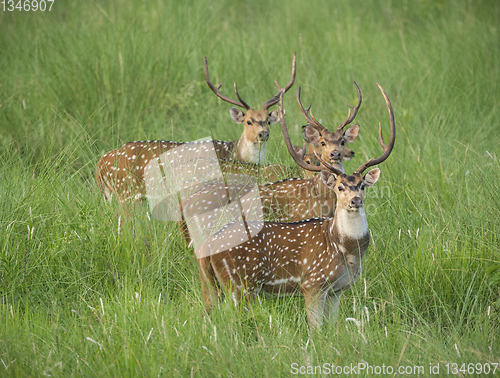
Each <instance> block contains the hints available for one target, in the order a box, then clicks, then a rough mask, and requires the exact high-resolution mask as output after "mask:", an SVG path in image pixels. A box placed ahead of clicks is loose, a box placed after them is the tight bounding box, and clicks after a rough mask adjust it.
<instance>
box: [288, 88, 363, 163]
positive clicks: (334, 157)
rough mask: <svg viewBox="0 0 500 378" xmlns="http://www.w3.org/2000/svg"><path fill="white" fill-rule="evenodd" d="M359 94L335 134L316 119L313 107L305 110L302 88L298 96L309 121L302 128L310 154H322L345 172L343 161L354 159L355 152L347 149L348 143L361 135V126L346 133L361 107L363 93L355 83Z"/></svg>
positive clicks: (353, 127)
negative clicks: (345, 128) (301, 97)
mask: <svg viewBox="0 0 500 378" xmlns="http://www.w3.org/2000/svg"><path fill="white" fill-rule="evenodd" d="M354 85H355V86H356V90H357V92H358V104H357V105H356V107H352V106H351V105H349V107H350V108H351V109H353V113H352V115H351V110H350V109H349V114H348V115H347V118H346V120H345V121H344V122H343V123H342V124H341V125H340V126H339V127H338V128H337V130H335V131H334V132H331V131H328V129H326V128H325V127H324V126H323V125H321V123H319V122H318V121H317V120H316V118H314V116H313V114H312V110H311V105H312V104H311V105H309V107H308V108H307V109H304V107H303V106H302V102H301V101H300V90H301V89H300V88H299V92H298V94H297V101H298V103H299V106H300V109H301V110H302V113H303V114H304V117H305V118H306V120H307V125H305V126H302V135H303V136H304V139H305V140H306V141H307V142H308V143H310V146H309V148H308V153H313V152H316V153H318V154H320V156H321V157H322V158H323V160H325V161H327V162H329V163H330V164H333V165H335V166H337V167H338V168H339V169H341V170H344V165H343V160H350V159H352V158H353V157H354V151H352V150H351V149H349V148H347V147H345V144H346V143H352V142H354V141H355V140H356V138H357V137H358V134H359V125H354V126H351V127H350V128H348V129H347V130H345V131H344V127H345V126H347V125H349V124H350V123H352V121H354V118H355V117H356V115H357V113H358V110H359V107H360V106H361V100H362V96H361V91H360V90H359V87H358V85H357V84H356V82H354Z"/></svg>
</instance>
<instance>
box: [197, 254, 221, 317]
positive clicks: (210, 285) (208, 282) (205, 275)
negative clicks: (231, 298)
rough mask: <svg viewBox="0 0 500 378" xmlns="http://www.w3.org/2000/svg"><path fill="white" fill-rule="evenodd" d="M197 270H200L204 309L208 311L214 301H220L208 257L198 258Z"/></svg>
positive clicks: (215, 279)
mask: <svg viewBox="0 0 500 378" xmlns="http://www.w3.org/2000/svg"><path fill="white" fill-rule="evenodd" d="M198 270H199V271H200V279H201V293H202V295H203V303H204V304H205V309H206V310H207V311H209V310H210V309H211V308H212V307H213V306H214V304H215V303H218V302H219V301H220V299H221V298H220V295H219V290H218V282H217V278H216V276H215V272H214V269H213V266H212V264H211V263H210V258H202V259H198Z"/></svg>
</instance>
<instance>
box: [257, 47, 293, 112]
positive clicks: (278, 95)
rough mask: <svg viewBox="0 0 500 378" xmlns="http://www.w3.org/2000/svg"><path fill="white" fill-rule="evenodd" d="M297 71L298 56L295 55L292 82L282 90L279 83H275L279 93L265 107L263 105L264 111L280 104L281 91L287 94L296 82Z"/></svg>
mask: <svg viewBox="0 0 500 378" xmlns="http://www.w3.org/2000/svg"><path fill="white" fill-rule="evenodd" d="M296 71H297V64H296V54H295V53H293V61H292V77H291V78H290V82H289V83H288V84H287V85H286V87H285V88H283V89H281V88H280V86H279V85H278V82H277V81H274V83H275V84H276V86H277V87H278V88H279V91H278V93H276V95H274V96H273V97H271V98H270V99H269V100H267V101H266V102H265V103H264V105H262V109H266V110H267V109H269V108H270V107H271V106H273V105H275V104H277V103H278V101H279V99H280V95H281V91H283V93H286V92H287V91H288V90H289V89H290V88H291V87H292V85H293V83H294V82H295V73H296Z"/></svg>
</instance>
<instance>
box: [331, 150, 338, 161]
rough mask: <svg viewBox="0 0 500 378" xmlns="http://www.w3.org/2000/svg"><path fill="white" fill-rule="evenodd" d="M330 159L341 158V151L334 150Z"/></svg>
mask: <svg viewBox="0 0 500 378" xmlns="http://www.w3.org/2000/svg"><path fill="white" fill-rule="evenodd" d="M330 159H332V160H339V159H340V151H337V150H333V151H332V152H331V153H330Z"/></svg>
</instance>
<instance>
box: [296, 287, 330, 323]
mask: <svg viewBox="0 0 500 378" xmlns="http://www.w3.org/2000/svg"><path fill="white" fill-rule="evenodd" d="M302 293H303V294H304V299H305V301H306V311H307V320H309V324H310V325H311V327H315V328H316V327H320V326H321V324H322V323H323V314H324V312H325V302H326V297H327V294H328V292H321V291H319V290H318V291H314V292H311V291H305V290H302Z"/></svg>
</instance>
